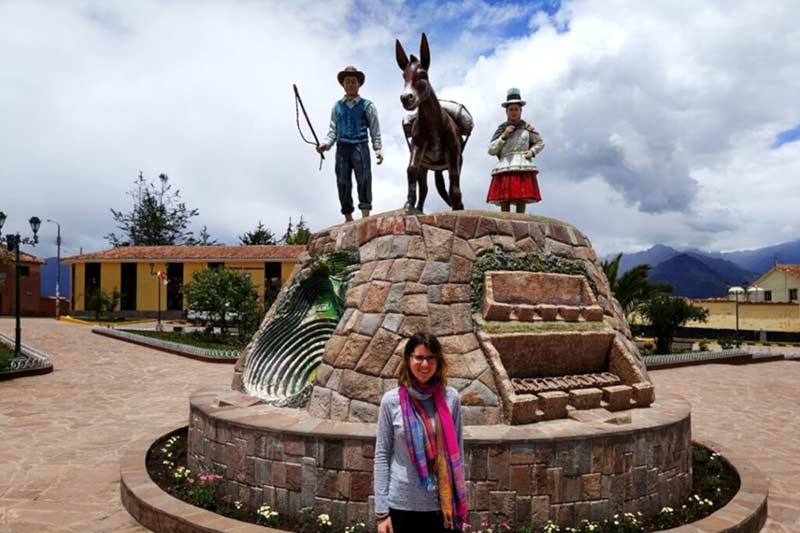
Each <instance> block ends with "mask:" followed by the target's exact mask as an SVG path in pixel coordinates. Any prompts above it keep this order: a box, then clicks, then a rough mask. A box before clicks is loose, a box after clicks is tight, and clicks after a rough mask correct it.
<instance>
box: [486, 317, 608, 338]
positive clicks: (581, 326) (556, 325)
mask: <svg viewBox="0 0 800 533" xmlns="http://www.w3.org/2000/svg"><path fill="white" fill-rule="evenodd" d="M473 317H474V319H475V322H477V324H478V328H479V329H481V330H482V331H485V332H486V333H499V334H502V333H560V332H570V331H604V330H608V331H611V329H610V328H609V327H608V326H606V324H605V322H518V321H515V320H514V321H509V322H501V321H499V320H484V319H483V317H481V315H480V314H478V313H475V314H474V315H473Z"/></svg>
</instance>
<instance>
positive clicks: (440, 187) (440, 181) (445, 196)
mask: <svg viewBox="0 0 800 533" xmlns="http://www.w3.org/2000/svg"><path fill="white" fill-rule="evenodd" d="M433 175H434V176H435V178H434V181H436V190H437V191H439V196H441V197H442V200H444V202H445V203H446V204H447V205H448V206H450V207H452V205H450V193H448V192H447V187H445V185H444V174H442V171H441V170H435V171H434V172H433Z"/></svg>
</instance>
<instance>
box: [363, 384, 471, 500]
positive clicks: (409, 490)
mask: <svg viewBox="0 0 800 533" xmlns="http://www.w3.org/2000/svg"><path fill="white" fill-rule="evenodd" d="M408 392H409V394H411V395H412V396H414V397H415V398H417V399H419V400H421V401H422V404H423V405H424V406H425V410H426V411H427V412H428V415H429V416H431V417H432V416H433V412H434V405H433V398H431V397H430V395H429V394H420V393H419V392H417V391H415V390H414V389H412V388H409V389H408ZM445 400H446V401H447V406H448V408H449V409H450V414H451V415H452V416H453V426H454V427H455V430H456V436H457V437H458V447H459V450H461V451H460V453H461V462H462V463H463V462H464V440H463V435H462V431H461V400H460V398H459V396H458V391H457V390H456V389H454V388H453V387H447V388H446V389H445ZM374 483H375V512H376V513H385V512H388V511H389V508H390V507H391V508H392V509H398V510H403V511H438V510H439V492H438V491H433V492H427V491H426V490H425V489H423V488H422V487H421V486H420V482H419V474H418V473H417V466H416V465H415V464H414V461H413V460H412V459H411V458H410V457H409V455H408V446H407V445H406V436H405V428H404V427H403V412H402V411H401V409H400V392H399V389H392V390H390V391H389V392H387V393H386V394H384V395H383V399H382V400H381V410H380V414H379V415H378V433H377V435H376V436H375V471H374Z"/></svg>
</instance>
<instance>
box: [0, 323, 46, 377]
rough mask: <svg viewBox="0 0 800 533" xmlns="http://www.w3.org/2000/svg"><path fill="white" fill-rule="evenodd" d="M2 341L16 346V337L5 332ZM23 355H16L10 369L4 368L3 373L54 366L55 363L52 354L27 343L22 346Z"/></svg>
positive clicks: (0, 338)
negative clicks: (49, 354) (51, 357)
mask: <svg viewBox="0 0 800 533" xmlns="http://www.w3.org/2000/svg"><path fill="white" fill-rule="evenodd" d="M0 343H3V344H6V345H8V346H9V347H10V348H12V349H13V348H14V339H13V338H12V337H9V336H8V335H6V334H5V333H0ZM20 349H21V353H22V356H20V357H14V358H13V359H11V361H9V365H8V369H6V370H2V371H0V372H2V373H4V374H5V373H12V372H27V371H29V370H40V369H43V368H52V367H53V363H52V362H51V361H50V356H48V355H47V354H46V353H44V352H41V351H39V350H37V349H36V348H32V347H30V346H27V345H25V344H23V345H21V347H20Z"/></svg>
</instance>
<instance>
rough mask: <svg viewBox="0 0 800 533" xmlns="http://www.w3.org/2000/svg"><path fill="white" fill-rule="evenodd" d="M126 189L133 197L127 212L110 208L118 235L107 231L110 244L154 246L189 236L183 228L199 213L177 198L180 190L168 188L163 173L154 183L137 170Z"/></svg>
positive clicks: (179, 240) (173, 242)
mask: <svg viewBox="0 0 800 533" xmlns="http://www.w3.org/2000/svg"><path fill="white" fill-rule="evenodd" d="M134 183H135V186H134V188H133V189H132V190H131V191H129V192H128V194H129V195H130V196H131V197H132V198H133V207H132V209H131V211H130V212H127V213H126V212H123V211H117V210H115V209H113V208H112V209H111V214H112V215H113V217H114V221H115V222H116V223H117V228H119V229H120V230H121V232H122V234H121V235H119V236H118V235H116V234H115V233H109V234H108V235H106V239H108V241H109V242H110V243H111V245H112V246H114V247H117V246H158V245H174V244H183V243H184V242H186V241H187V240H190V239H192V238H193V236H192V232H190V231H187V229H186V228H188V227H189V222H190V221H191V219H192V218H193V217H195V216H197V215H198V214H199V211H198V210H197V209H189V208H188V207H186V204H185V203H183V202H182V201H180V191H179V190H175V191H173V190H172V185H170V184H169V177H168V176H167V175H166V174H160V175H159V176H158V184H156V183H154V182H148V181H147V180H145V178H144V176H143V175H142V173H141V172H139V177H138V178H137V179H136V181H135V182H134Z"/></svg>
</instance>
